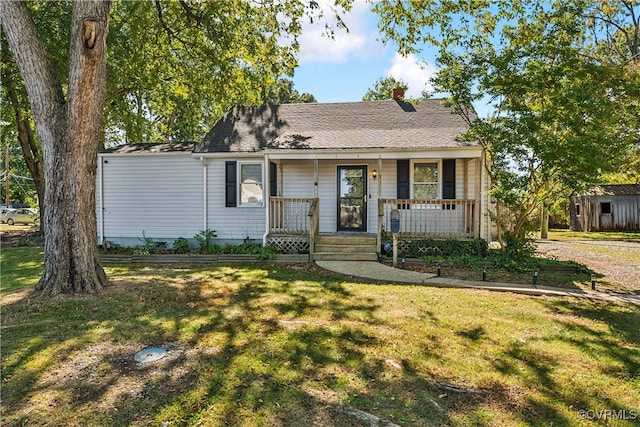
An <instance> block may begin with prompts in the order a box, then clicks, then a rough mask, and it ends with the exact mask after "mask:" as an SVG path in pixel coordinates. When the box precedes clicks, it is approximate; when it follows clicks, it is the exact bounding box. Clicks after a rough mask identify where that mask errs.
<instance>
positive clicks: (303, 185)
mask: <svg viewBox="0 0 640 427" xmlns="http://www.w3.org/2000/svg"><path fill="white" fill-rule="evenodd" d="M467 161H468V166H467V181H466V185H467V197H468V198H469V199H474V198H475V192H476V191H475V188H476V185H475V179H476V170H475V165H476V162H475V160H472V161H469V159H457V161H456V198H457V199H463V198H464V194H465V191H464V190H465V179H464V165H465V162H467ZM440 164H441V163H440ZM339 165H343V166H363V165H366V166H367V170H368V175H369V176H368V187H367V190H368V193H369V198H368V209H367V232H369V233H375V232H376V231H377V221H378V217H377V215H378V185H379V183H382V197H383V198H388V199H394V198H396V197H397V184H396V181H397V162H396V160H392V159H387V160H383V161H382V171H379V170H378V160H357V159H355V160H319V161H318V197H319V199H320V232H322V233H332V232H335V231H336V230H337V201H336V199H337V168H338V166H339ZM279 167H280V168H281V170H282V174H281V176H282V181H283V182H282V183H280V188H281V190H282V196H283V197H313V195H314V191H313V173H314V172H313V171H314V161H313V160H283V161H282V162H281V163H280V166H279ZM373 169H376V170H378V173H379V175H380V177H379V179H378V180H374V179H373V178H372V176H371V172H372V171H373ZM380 172H381V173H380ZM440 175H442V174H440ZM441 186H442V183H440V187H441ZM439 191H441V189H439Z"/></svg>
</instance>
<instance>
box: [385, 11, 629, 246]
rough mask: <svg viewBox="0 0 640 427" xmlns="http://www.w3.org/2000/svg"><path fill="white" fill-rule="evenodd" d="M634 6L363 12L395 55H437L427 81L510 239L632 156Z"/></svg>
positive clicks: (624, 167)
mask: <svg viewBox="0 0 640 427" xmlns="http://www.w3.org/2000/svg"><path fill="white" fill-rule="evenodd" d="M639 8H640V6H638V5H637V3H636V1H635V0H631V1H608V2H607V1H597V0H576V1H554V2H551V3H550V2H545V1H534V2H520V1H514V2H502V1H489V0H485V1H477V2H454V1H448V0H442V1H436V0H425V1H421V2H410V3H408V2H392V1H386V0H383V1H380V2H379V3H377V4H376V5H375V6H374V10H375V11H376V12H377V13H378V14H380V16H381V20H380V28H381V31H382V33H383V35H384V37H385V38H386V40H393V41H394V42H396V43H398V45H399V49H400V51H401V52H402V53H417V52H418V51H419V47H420V46H421V45H422V44H423V43H427V44H430V45H433V46H436V47H437V48H438V58H437V64H438V66H439V72H438V75H437V77H436V78H435V79H434V84H435V86H436V89H437V90H438V91H442V92H446V93H448V94H449V95H450V97H449V102H450V103H451V105H452V106H453V107H454V109H455V111H456V112H457V113H459V114H461V115H462V116H463V117H464V118H465V119H466V120H467V121H468V123H469V125H470V126H471V131H470V132H469V134H468V135H466V137H467V138H470V139H474V140H478V141H479V142H480V143H481V144H482V145H483V146H484V147H485V148H486V149H487V155H488V162H487V163H488V164H490V165H491V168H490V169H489V173H490V176H491V179H492V184H493V190H492V194H493V197H494V199H495V200H496V202H497V205H498V208H497V217H496V219H497V222H498V225H499V226H500V227H502V229H503V230H504V231H506V232H507V234H509V235H513V236H519V235H522V234H523V233H524V232H525V231H526V224H527V223H528V222H529V221H530V219H531V214H532V213H533V212H534V211H535V210H536V208H537V207H539V206H540V205H542V204H544V203H545V202H546V201H550V200H551V199H552V198H553V197H554V195H556V194H558V193H559V192H561V191H567V189H579V188H581V187H584V186H585V185H588V184H590V183H593V182H596V181H598V180H599V179H600V177H601V176H602V175H603V174H604V173H607V172H615V171H618V170H620V169H621V168H622V169H627V168H629V167H630V163H629V162H630V160H631V159H633V158H634V156H636V157H635V158H636V159H637V150H638V144H639V141H640V122H638V120H637V117H638V115H639V113H640V108H639V104H638V100H639V99H640V96H639V92H638V91H639V88H640V84H639V83H640V82H639V80H638V78H639V75H640V73H639V72H638V54H637V40H638V27H639V25H638V12H639V10H638V9H639ZM612 46H617V49H612V48H611V47H612ZM625 47H626V50H625ZM486 100H489V102H490V104H491V106H492V111H491V113H490V115H489V116H488V117H486V118H478V117H476V114H475V111H474V108H473V106H474V104H475V105H477V104H478V103H480V102H486Z"/></svg>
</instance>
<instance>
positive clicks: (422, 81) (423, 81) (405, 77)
mask: <svg viewBox="0 0 640 427" xmlns="http://www.w3.org/2000/svg"><path fill="white" fill-rule="evenodd" d="M437 71H438V70H437V68H436V67H435V66H434V65H431V64H426V63H425V62H423V61H420V60H419V59H418V58H416V57H415V55H412V54H411V55H408V56H406V57H405V56H402V55H400V54H399V53H396V54H395V55H394V57H393V59H392V60H391V67H390V68H388V69H387V70H385V77H393V78H395V79H397V80H402V81H403V82H405V83H407V85H409V90H408V91H407V93H406V94H405V96H406V97H407V98H419V97H420V95H421V93H422V91H423V90H427V91H428V92H430V93H433V91H434V90H433V86H432V85H431V83H430V79H431V77H433V76H434V75H435V74H436V73H437Z"/></svg>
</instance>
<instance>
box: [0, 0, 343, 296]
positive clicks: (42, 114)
mask: <svg viewBox="0 0 640 427" xmlns="http://www.w3.org/2000/svg"><path fill="white" fill-rule="evenodd" d="M349 3H350V2H349V1H339V2H337V3H336V4H337V5H339V6H341V7H343V8H348V7H349ZM0 12H1V13H0V23H1V25H2V30H3V40H4V38H5V37H6V41H7V43H8V46H9V50H10V51H11V53H12V54H13V57H14V59H15V63H13V59H7V60H6V61H5V58H4V57H3V67H2V73H3V90H4V89H5V81H9V82H10V83H11V85H12V87H13V88H14V90H13V92H12V93H14V94H16V95H17V97H16V98H15V99H17V100H18V102H17V103H12V104H11V108H13V109H14V112H15V116H16V118H17V120H16V129H18V131H16V132H15V133H16V134H17V136H18V138H19V137H20V128H19V124H20V122H21V120H20V119H19V114H18V113H21V114H22V113H24V114H23V115H22V117H24V118H25V120H26V121H27V122H28V123H29V124H33V125H35V129H36V134H37V136H38V138H39V140H40V143H41V145H42V151H43V165H44V167H43V171H44V178H45V181H46V190H45V191H44V203H43V204H41V210H43V211H44V220H43V230H44V237H45V260H44V261H45V268H44V273H43V276H42V278H41V280H40V282H39V284H38V286H37V289H39V290H41V291H42V292H43V294H48V295H54V294H57V293H60V292H98V291H100V290H101V289H102V287H103V286H104V285H105V283H106V276H105V274H104V270H103V269H102V267H101V265H100V261H99V258H98V256H97V253H96V249H97V248H96V238H97V226H96V216H95V186H94V183H95V174H96V161H97V151H98V148H99V146H100V145H101V143H103V142H104V141H105V140H106V141H107V142H109V141H116V140H117V141H122V140H126V141H142V140H144V141H155V140H167V139H181V140H188V139H194V137H196V136H197V137H199V136H200V135H201V133H202V130H203V129H205V128H208V127H209V126H210V125H211V124H212V123H213V122H214V121H215V120H217V118H218V117H219V116H220V115H221V114H222V112H223V111H224V110H225V109H226V108H227V107H228V106H229V105H231V104H234V103H249V104H251V103H257V102H260V101H263V100H264V99H266V97H267V93H268V90H267V88H269V87H271V86H273V85H274V84H275V82H276V79H277V78H278V77H279V76H281V75H283V74H291V73H292V71H293V69H294V67H295V65H296V58H295V54H296V52H297V49H298V43H297V36H298V35H299V34H300V31H301V21H302V19H304V18H305V17H307V16H308V17H311V18H312V19H322V17H321V16H320V14H319V6H318V4H317V3H316V2H310V3H307V2H304V1H302V0H262V1H260V2H249V1H245V0H228V1H224V2H217V1H216V2H214V1H204V2H203V1H195V0H194V1H189V0H182V1H179V2H173V1H163V0H155V1H153V2H118V3H116V4H115V6H114V7H113V8H112V2H111V1H100V0H85V1H77V2H68V1H60V2H46V1H32V2H29V3H26V2H19V1H4V2H1V3H0ZM110 12H111V13H110ZM109 20H111V27H110V26H109ZM336 25H341V21H340V20H339V19H338V24H336ZM110 28H111V32H109V29H110ZM107 37H108V40H107ZM107 46H109V49H110V50H109V51H108V52H107V50H106V49H107ZM4 52H5V49H3V53H4ZM107 57H109V58H110V61H109V63H108V65H107V63H106V58H107ZM5 62H6V64H7V66H5ZM107 68H108V73H107V72H106V70H107ZM18 69H19V76H20V77H21V79H19V77H18V73H17V72H16V71H15V70H18ZM5 71H7V73H6V77H7V79H8V80H5ZM107 75H108V76H109V78H108V79H107V77H106V76H107ZM23 81H24V84H22V82H23ZM4 99H5V98H4V96H3V100H4ZM27 99H28V101H29V105H28V106H27V105H26V100H27ZM105 100H106V103H105ZM7 106H8V104H4V102H3V107H2V108H3V111H4V109H5V108H6V107H7ZM16 106H17V108H16ZM103 107H106V108H103ZM103 111H104V115H103ZM103 118H104V119H105V121H104V122H105V123H104V127H103ZM8 132H12V131H11V130H9V131H8Z"/></svg>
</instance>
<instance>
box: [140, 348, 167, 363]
mask: <svg viewBox="0 0 640 427" xmlns="http://www.w3.org/2000/svg"><path fill="white" fill-rule="evenodd" d="M166 355H167V351H166V350H165V349H164V348H161V347H148V348H145V349H144V350H140V351H139V352H137V353H136V355H135V356H134V357H133V358H134V359H135V361H136V362H138V363H152V362H157V361H158V360H160V359H162V358H163V357H165V356H166Z"/></svg>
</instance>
